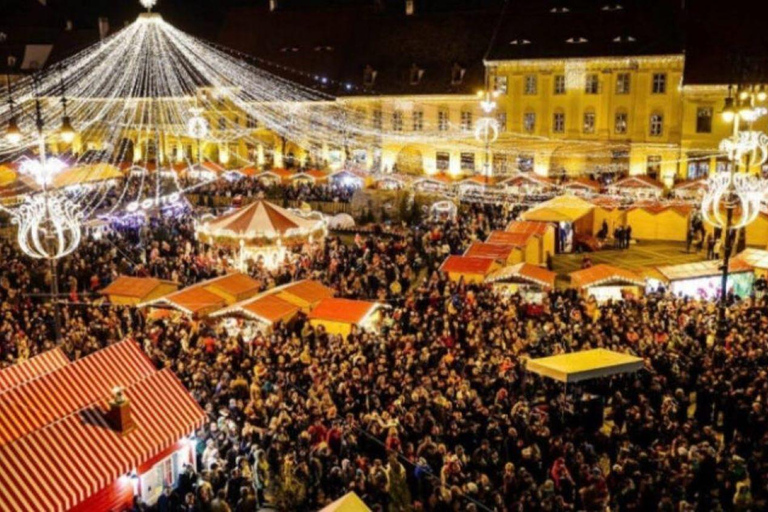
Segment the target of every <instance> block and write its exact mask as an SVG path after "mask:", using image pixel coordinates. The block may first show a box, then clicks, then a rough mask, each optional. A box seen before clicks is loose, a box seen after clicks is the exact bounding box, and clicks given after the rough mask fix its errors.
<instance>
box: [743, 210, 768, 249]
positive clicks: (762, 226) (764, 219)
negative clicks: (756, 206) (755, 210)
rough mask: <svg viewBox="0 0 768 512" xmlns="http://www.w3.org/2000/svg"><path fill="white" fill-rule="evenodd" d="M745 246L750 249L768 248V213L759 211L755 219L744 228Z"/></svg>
mask: <svg viewBox="0 0 768 512" xmlns="http://www.w3.org/2000/svg"><path fill="white" fill-rule="evenodd" d="M744 231H745V235H746V237H747V245H749V246H752V247H766V246H768V213H766V212H765V211H760V213H759V214H758V216H757V218H755V220H753V221H752V222H750V223H749V224H747V225H746V227H745V228H744Z"/></svg>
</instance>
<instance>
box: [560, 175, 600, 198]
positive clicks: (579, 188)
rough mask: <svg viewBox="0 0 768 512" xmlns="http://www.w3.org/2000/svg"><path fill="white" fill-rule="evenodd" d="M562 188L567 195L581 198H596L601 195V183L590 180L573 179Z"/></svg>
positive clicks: (561, 186)
mask: <svg viewBox="0 0 768 512" xmlns="http://www.w3.org/2000/svg"><path fill="white" fill-rule="evenodd" d="M560 188H561V189H562V190H563V191H564V192H565V193H566V194H573V195H575V196H579V197H594V196H596V195H597V194H599V193H600V189H601V186H600V183H599V182H597V181H594V180H590V179H589V178H572V179H570V180H568V181H566V182H565V183H563V184H562V185H560Z"/></svg>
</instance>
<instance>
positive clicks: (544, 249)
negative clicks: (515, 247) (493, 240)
mask: <svg viewBox="0 0 768 512" xmlns="http://www.w3.org/2000/svg"><path fill="white" fill-rule="evenodd" d="M555 230H556V228H555V226H554V225H553V224H552V223H549V222H534V221H529V220H513V221H511V222H510V223H509V224H507V227H506V229H505V230H504V231H507V232H508V233H519V234H523V235H526V236H529V237H532V238H533V239H534V240H535V241H536V243H537V245H538V257H537V259H536V260H533V259H527V260H526V261H527V262H528V263H534V264H536V265H544V264H546V262H547V257H548V256H554V255H555V244H556V237H557V235H556V233H555ZM529 243H530V242H529Z"/></svg>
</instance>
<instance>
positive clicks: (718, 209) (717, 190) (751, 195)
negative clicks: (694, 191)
mask: <svg viewBox="0 0 768 512" xmlns="http://www.w3.org/2000/svg"><path fill="white" fill-rule="evenodd" d="M765 190H766V183H765V181H764V180H761V179H759V178H757V177H755V176H750V175H748V174H735V173H731V172H728V171H723V172H719V173H717V174H715V175H713V176H712V177H711V178H710V179H709V183H708V190H707V192H706V194H705V195H704V198H703V199H702V205H701V213H702V215H703V216H704V220H706V221H707V222H708V223H710V224H711V225H713V226H716V227H719V228H721V229H725V228H726V227H727V226H729V227H730V229H739V228H743V227H744V226H746V225H748V224H750V223H751V222H752V221H754V220H755V219H756V218H757V216H758V215H759V214H760V205H761V203H762V200H763V197H764V195H765ZM729 210H730V211H731V212H732V214H731V215H732V218H731V221H730V223H729V222H728V219H727V215H728V211H729Z"/></svg>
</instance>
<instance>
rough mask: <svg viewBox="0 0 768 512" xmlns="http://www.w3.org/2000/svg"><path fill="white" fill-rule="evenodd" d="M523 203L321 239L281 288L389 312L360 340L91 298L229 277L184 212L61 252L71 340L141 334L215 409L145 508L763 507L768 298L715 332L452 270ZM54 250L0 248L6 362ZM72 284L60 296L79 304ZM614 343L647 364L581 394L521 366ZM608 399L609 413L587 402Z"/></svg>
mask: <svg viewBox="0 0 768 512" xmlns="http://www.w3.org/2000/svg"><path fill="white" fill-rule="evenodd" d="M516 213H517V212H516V211H515V210H514V209H508V208H503V207H492V206H481V205H473V206H468V207H464V208H463V209H462V211H461V212H460V214H459V215H458V216H457V218H456V219H450V218H440V219H423V220H421V221H419V222H418V223H416V224H415V225H414V226H407V227H404V228H403V229H402V230H400V232H399V233H400V234H398V235H392V234H389V233H385V232H383V231H377V230H374V231H373V232H372V233H369V234H359V235H357V236H355V237H354V238H353V239H341V238H337V237H331V238H329V239H328V240H327V243H325V244H323V245H312V246H307V247H304V248H303V249H302V251H301V253H299V254H296V255H295V257H294V258H293V259H292V261H291V262H290V263H289V264H287V265H285V266H283V267H281V268H279V269H277V270H274V271H268V270H266V269H264V268H262V267H260V266H258V265H255V266H253V267H252V268H251V269H250V273H251V275H253V277H254V278H256V279H257V280H259V281H260V282H261V283H262V285H263V287H264V288H269V287H272V286H275V285H277V284H281V283H285V282H289V281H291V280H294V279H299V278H304V277H311V278H314V279H318V280H320V281H322V282H324V283H325V284H326V285H328V286H330V287H332V288H334V289H335V290H336V293H337V294H338V295H339V296H343V297H353V298H371V299H373V298H375V299H376V300H379V301H380V302H383V303H385V304H387V306H388V307H387V308H385V309H384V310H383V311H384V314H383V317H382V320H381V325H380V329H379V332H365V331H363V330H357V329H353V331H352V332H351V334H350V335H349V336H347V337H342V336H340V335H332V334H329V333H327V332H325V331H324V330H323V329H322V328H313V327H311V326H310V325H309V323H308V322H306V321H303V320H301V319H299V320H298V321H296V322H292V323H290V324H288V325H283V324H278V325H276V326H275V327H274V329H273V330H272V331H271V332H269V333H266V334H259V335H257V336H256V337H254V338H253V339H244V338H243V337H242V336H239V335H231V334H230V333H229V331H227V330H225V329H223V328H222V327H221V326H220V325H218V324H216V323H209V322H206V321H204V320H200V319H193V318H187V317H183V316H182V317H180V318H179V319H160V320H153V321H150V320H148V319H147V317H146V316H145V315H144V313H143V312H142V311H140V310H136V309H134V308H129V307H116V306H110V305H109V304H106V303H104V300H103V298H101V297H100V296H98V295H97V294H96V291H97V290H99V289H101V288H102V287H103V286H105V285H106V284H108V283H109V282H110V281H111V280H112V279H114V278H115V277H116V276H117V275H119V274H127V275H151V276H156V277H162V278H164V279H172V280H175V281H177V282H179V283H180V284H182V285H186V284H190V283H193V282H197V281H199V280H202V279H205V278H208V277H211V276H215V275H220V274H222V273H224V272H226V271H227V264H228V262H229V261H231V257H232V255H231V254H230V253H228V251H227V250H225V249H221V248H214V247H209V246H205V245H203V244H200V243H198V242H197V241H196V240H195V238H194V232H193V228H192V224H191V220H190V219H189V218H182V219H179V220H173V219H169V218H163V219H154V220H153V221H152V222H151V223H150V224H146V225H143V226H141V227H135V228H134V227H123V228H121V229H117V230H113V231H112V232H110V233H108V234H106V235H105V236H103V237H102V238H101V239H98V240H95V239H88V240H87V241H84V243H83V244H82V245H81V247H80V248H79V249H78V251H77V252H76V253H74V254H73V255H72V256H70V257H68V258H67V259H65V260H64V261H63V262H61V264H60V268H59V274H60V275H59V279H60V282H61V283H66V284H65V285H64V288H65V293H66V297H62V298H61V301H60V302H61V311H62V323H63V327H62V329H61V334H62V347H63V348H64V350H65V351H66V352H67V353H68V355H70V357H72V358H77V357H81V356H83V355H86V354H88V353H91V352H93V351H95V350H98V349H100V348H102V347H104V346H106V345H108V344H110V343H114V342H117V341H119V340H121V339H124V338H126V337H130V338H132V339H134V340H136V341H137V342H138V343H139V344H141V346H142V347H143V348H144V350H145V351H146V352H147V354H148V355H149V357H150V358H151V359H152V360H153V361H154V363H155V364H156V365H157V366H158V367H169V368H172V369H173V370H174V372H175V373H176V374H177V375H178V376H179V378H180V379H181V381H182V382H183V383H184V384H185V385H186V386H187V388H188V389H189V391H190V392H191V393H192V395H193V396H194V397H195V399H196V400H197V401H198V402H199V403H200V404H201V406H202V407H203V408H204V410H205V411H206V413H207V415H208V421H207V422H206V425H205V426H204V428H203V429H201V431H200V432H198V433H197V438H198V443H197V449H198V453H197V464H196V467H192V466H188V467H186V468H184V473H183V475H182V476H181V478H180V479H179V485H178V487H177V488H175V489H171V488H168V489H166V491H165V492H164V493H163V496H162V497H161V498H160V500H159V501H158V503H156V504H154V505H149V504H143V503H140V502H139V501H137V503H136V505H135V508H136V510H159V511H162V512H166V511H189V512H191V511H200V512H202V511H215V512H221V511H228V510H231V511H238V512H246V511H255V510H258V509H259V508H258V507H260V506H261V505H264V504H265V503H269V504H270V505H272V506H274V507H276V508H277V509H279V510H287V511H312V510H317V509H319V508H321V507H322V506H324V505H325V504H327V503H329V502H330V501H332V500H333V499H335V498H338V497H339V496H341V495H343V494H345V493H347V492H349V491H354V492H356V493H357V494H358V495H359V496H360V497H361V498H362V499H363V500H364V501H365V502H366V503H367V504H368V506H369V507H371V508H372V509H373V510H375V511H382V512H385V511H386V512H390V511H391V512H401V511H426V512H448V511H451V512H452V511H470V512H478V511H494V512H511V511H523V510H525V511H537V510H541V511H571V510H573V511H578V510H589V511H605V510H616V511H622V512H623V511H633V510H638V511H639V510H659V511H664V512H666V511H669V512H678V511H689V510H690V511H693V510H702V511H704V510H725V511H731V510H734V511H750V510H753V511H757V510H765V508H766V507H768V450H766V449H765V446H766V443H765V441H766V440H768V413H767V412H766V404H767V401H768V371H766V370H765V368H766V365H767V363H768V351H767V350H766V349H767V348H768V328H767V327H768V303H766V301H765V299H764V298H753V299H750V300H745V301H740V302H739V301H737V300H736V299H735V298H734V297H730V303H731V307H730V308H729V311H728V317H729V323H730V326H731V330H730V332H729V333H728V335H727V338H726V340H725V342H724V343H719V342H716V341H715V339H714V333H715V321H714V320H715V318H716V312H715V308H714V305H713V304H712V303H711V302H706V301H695V300H689V299H683V298H677V297H674V296H672V295H670V294H669V293H667V292H665V291H664V290H659V291H658V292H656V293H652V294H648V295H646V296H644V297H637V298H634V299H632V300H627V301H622V302H612V301H609V302H606V303H601V304H598V303H595V302H594V301H593V300H591V299H588V298H584V297H582V296H579V295H578V294H577V293H576V292H575V291H572V290H568V291H552V292H549V293H547V294H545V296H544V298H543V303H542V304H541V305H540V307H537V308H535V309H532V308H529V307H527V306H528V304H527V303H526V302H525V300H524V299H523V298H521V296H519V295H517V294H512V295H509V294H504V293H500V292H498V291H496V290H494V289H493V288H491V287H489V286H484V285H469V284H465V283H463V282H459V283H456V282H452V281H450V280H449V279H448V278H447V277H446V276H445V275H442V274H441V273H440V272H439V271H438V268H439V265H440V264H441V263H442V261H443V259H444V258H445V256H446V255H448V254H452V253H460V252H462V251H463V250H464V249H465V248H466V246H467V245H468V244H469V243H471V241H472V240H474V239H485V236H487V234H488V233H489V232H490V231H491V230H493V229H500V228H503V227H504V226H505V225H506V223H507V221H508V220H510V219H512V218H514V216H515V215H516ZM50 279H51V275H50V271H49V266H48V265H47V262H35V261H31V260H29V259H27V258H25V257H23V256H22V255H21V254H20V253H19V251H18V250H17V248H16V247H15V245H14V243H13V241H7V242H2V243H0V301H1V302H0V360H2V363H1V364H2V365H7V364H12V363H14V362H17V361H19V360H23V359H26V358H28V357H31V356H33V355H35V354H37V353H40V352H42V351H45V350H47V349H50V348H52V347H53V345H54V340H55V336H54V325H55V324H54V316H53V309H52V307H51V305H50V302H49V300H48V299H49V296H48V295H47V293H48V292H47V291H48V289H49V284H50ZM62 295H63V294H62ZM595 347H604V348H609V349H615V350H620V351H622V352H630V353H633V354H636V355H638V356H641V357H642V358H643V359H644V361H645V370H643V371H640V372H638V373H636V374H632V375H628V376H623V377H615V378H611V379H606V380H598V381H595V382H591V383H588V384H585V385H581V386H571V387H569V388H568V390H567V392H565V390H564V389H563V387H562V385H559V384H557V383H554V382H550V381H548V380H546V379H544V378H540V377H537V376H534V375H532V374H530V373H527V372H526V371H525V360H526V358H527V357H536V356H542V355H549V354H556V353H562V352H568V351H575V350H581V349H586V348H595ZM587 392H588V393H591V394H595V395H598V396H601V397H603V399H604V403H605V406H606V409H605V410H606V413H605V421H603V418H602V417H600V418H599V419H598V421H595V418H594V417H593V416H592V415H591V413H589V414H588V413H584V412H583V410H582V407H581V406H580V404H582V400H581V398H582V396H583V394H584V393H587Z"/></svg>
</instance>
